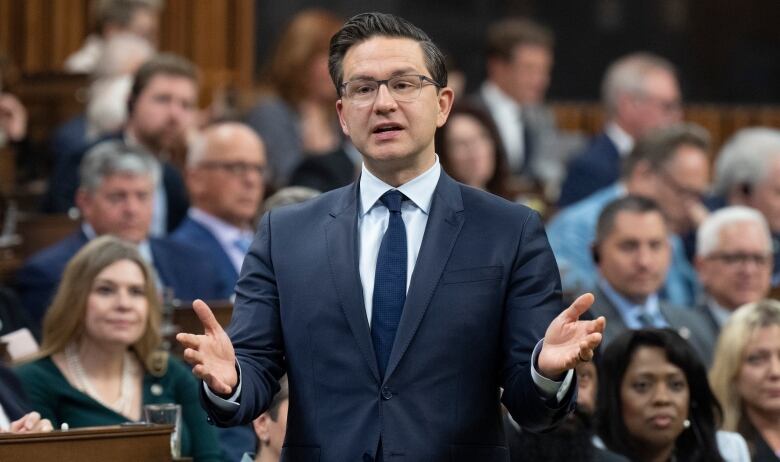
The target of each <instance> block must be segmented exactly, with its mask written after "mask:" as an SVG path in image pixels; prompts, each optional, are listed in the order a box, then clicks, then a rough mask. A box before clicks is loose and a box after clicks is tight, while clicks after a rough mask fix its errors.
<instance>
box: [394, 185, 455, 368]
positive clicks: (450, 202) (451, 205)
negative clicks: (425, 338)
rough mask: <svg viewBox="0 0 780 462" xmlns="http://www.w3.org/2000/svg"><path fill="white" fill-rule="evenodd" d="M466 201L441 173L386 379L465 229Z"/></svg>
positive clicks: (421, 316) (410, 336)
mask: <svg viewBox="0 0 780 462" xmlns="http://www.w3.org/2000/svg"><path fill="white" fill-rule="evenodd" d="M462 212H463V200H462V197H461V192H460V186H458V184H457V183H456V182H455V181H454V180H453V179H452V178H450V177H449V176H447V174H446V173H444V170H442V172H441V177H440V178H439V183H438V184H437V185H436V191H435V192H434V197H433V200H432V201H431V210H430V215H429V216H428V223H427V224H426V226H425V234H424V235H423V240H422V244H421V246H420V253H419V254H418V257H417V263H416V264H415V266H414V273H413V274H412V280H411V283H410V285H409V290H408V292H407V294H406V303H405V304H404V310H403V313H402V314H401V321H400V323H399V325H398V331H397V332H396V334H395V342H394V343H393V350H392V351H391V352H390V360H389V361H388V364H387V371H386V373H385V380H387V378H388V377H390V375H391V374H392V373H393V371H394V370H395V368H396V367H397V366H398V362H399V361H400V360H401V357H403V355H404V353H405V352H406V349H407V348H408V347H409V343H411V341H412V338H413V337H414V334H415V333H416V332H417V328H418V327H419V326H420V322H422V318H423V315H424V314H425V310H426V309H427V308H428V304H429V303H430V301H431V297H432V296H433V292H434V291H435V289H436V286H437V285H438V283H439V279H440V278H441V274H442V272H443V271H444V267H445V265H446V263H447V260H449V258H450V254H451V252H452V248H453V246H454V245H455V240H456V239H457V237H458V234H459V233H460V230H461V228H462V226H463V220H464V217H463V213H462Z"/></svg>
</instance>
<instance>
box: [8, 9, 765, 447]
mask: <svg viewBox="0 0 780 462" xmlns="http://www.w3.org/2000/svg"><path fill="white" fill-rule="evenodd" d="M98 4H99V7H98V10H97V11H98V13H97V20H96V27H95V32H94V34H92V35H90V36H89V37H88V38H87V39H86V41H85V43H84V45H83V47H82V48H81V49H80V50H78V51H77V52H76V53H74V54H73V55H72V56H71V57H70V58H69V59H68V60H67V61H66V63H65V70H66V71H67V72H73V73H85V74H89V77H90V78H89V82H90V84H89V89H88V92H87V95H88V96H87V101H86V104H85V108H84V112H83V113H82V114H80V115H79V116H77V117H75V118H73V119H71V120H68V121H66V122H65V123H63V124H62V125H61V126H59V127H58V128H57V129H56V130H55V131H54V132H53V133H51V137H50V140H51V141H50V144H49V146H48V150H47V151H48V153H47V154H46V155H49V156H50V159H51V172H50V174H49V175H48V177H47V178H46V184H47V185H48V189H47V191H46V193H45V195H44V196H43V198H42V201H41V211H43V212H45V213H52V214H55V213H69V214H71V216H77V217H78V219H79V224H78V226H77V229H76V231H75V232H74V233H73V234H72V235H70V236H68V237H66V238H65V239H64V240H62V241H60V242H57V243H55V244H54V245H52V246H50V247H47V248H44V249H41V250H40V251H39V252H37V253H35V254H34V255H32V256H30V257H29V258H28V259H27V260H26V261H25V262H24V263H23V264H22V265H21V267H20V268H19V269H18V270H17V271H16V272H15V275H14V277H13V278H12V279H11V280H10V281H8V283H7V286H4V287H2V288H0V318H1V319H2V324H1V325H0V334H6V333H9V332H13V331H16V330H17V329H21V328H26V329H28V330H29V332H30V333H31V334H32V336H33V337H34V338H35V339H36V340H37V341H38V342H39V343H40V348H39V349H38V350H37V352H36V353H34V355H33V356H32V357H27V358H26V359H25V360H24V364H22V365H21V366H19V367H18V368H17V369H15V371H14V372H11V371H10V370H6V369H5V368H3V369H0V429H2V431H13V432H27V431H50V430H51V429H52V428H54V427H56V428H59V426H60V425H61V424H63V423H68V424H69V425H70V427H71V428H74V427H78V426H94V425H110V424H116V423H121V422H124V421H128V420H129V421H136V420H139V419H141V418H142V417H143V416H142V415H141V409H142V405H143V404H151V403H164V402H174V403H178V404H180V405H181V406H182V416H183V436H182V449H183V451H182V453H183V454H184V455H186V456H189V457H193V458H194V460H196V461H199V460H230V461H238V460H242V461H244V460H260V461H270V460H278V459H279V455H280V453H281V450H282V444H283V440H284V428H285V422H286V414H287V411H286V409H287V400H288V397H287V394H286V393H287V392H286V388H285V387H283V388H282V391H281V392H280V393H279V394H278V395H277V397H276V399H275V400H274V402H273V403H272V405H271V409H269V410H268V411H267V412H266V413H264V414H263V415H261V416H260V417H258V418H257V419H256V420H255V421H254V422H253V424H252V425H251V426H246V427H240V428H233V429H217V428H216V427H213V426H211V425H208V423H207V422H206V416H205V413H204V412H203V411H202V410H201V409H200V406H199V403H198V401H199V394H200V391H199V389H198V386H199V385H198V384H197V383H196V382H195V379H194V378H193V377H192V376H191V374H190V373H189V370H188V368H187V367H185V366H184V364H183V363H182V362H181V361H180V360H179V359H178V358H176V356H175V354H173V353H171V352H170V351H169V350H168V349H167V348H166V347H165V342H164V337H165V333H164V330H165V329H164V325H165V319H164V312H165V310H164V305H165V304H166V303H170V302H171V301H172V300H182V301H191V300H193V299H196V298H200V299H204V300H229V299H230V298H231V296H232V295H233V288H234V286H235V283H236V281H237V279H238V275H239V272H240V269H241V263H242V260H243V257H244V255H245V254H246V252H247V251H248V250H249V247H250V244H251V242H252V238H253V236H254V231H255V224H256V223H257V220H258V218H259V216H260V215H262V214H263V213H264V212H265V211H267V210H269V209H270V208H274V207H278V206H286V205H289V204H293V203H297V202H301V201H304V200H306V199H308V198H311V197H313V196H315V195H317V194H320V193H326V192H327V191H329V190H332V189H336V188H339V187H342V186H345V185H347V184H349V183H351V182H353V181H354V180H355V179H356V177H357V175H358V174H359V172H360V166H361V155H360V153H359V152H358V151H357V150H356V149H355V148H354V147H353V146H352V144H351V143H350V140H349V138H348V137H347V136H345V135H344V132H343V131H342V126H341V123H340V120H339V117H338V114H337V112H336V110H335V107H336V101H337V99H338V93H337V91H336V89H335V88H334V86H333V83H332V82H331V80H330V77H329V74H328V46H329V39H330V37H331V36H332V34H333V33H335V32H336V31H337V30H338V29H339V27H340V26H341V24H342V23H343V18H340V17H338V16H336V15H334V14H332V13H330V12H327V11H323V10H306V11H303V12H300V13H299V14H297V15H296V16H295V17H294V18H293V19H292V20H291V21H290V23H289V24H288V25H287V27H286V28H285V30H284V31H283V33H282V34H281V35H280V36H279V37H278V41H277V45H276V47H277V48H276V52H275V54H274V55H273V56H272V57H271V59H270V60H269V63H268V64H267V66H266V67H265V70H264V72H263V74H262V76H261V80H260V82H259V85H258V88H257V92H256V95H254V98H253V99H252V103H251V104H250V105H249V107H247V108H245V109H246V110H243V111H225V110H220V108H219V107H218V105H214V106H212V107H210V108H209V109H207V110H201V109H200V108H201V102H200V101H199V99H198V96H199V90H200V76H199V71H198V69H197V67H196V66H195V65H194V64H193V63H192V62H190V61H189V60H187V59H186V58H184V57H182V56H177V55H174V54H170V53H164V52H160V51H158V50H157V36H158V27H159V16H160V11H161V7H162V6H161V4H160V3H159V2H158V1H154V0H102V1H100V2H98ZM485 43H486V48H485V55H484V58H485V63H486V67H485V71H486V76H487V77H486V79H485V81H484V82H482V83H481V84H480V85H479V86H478V90H477V91H476V92H474V93H473V94H465V93H464V90H463V87H462V86H461V88H459V89H457V90H456V92H457V96H456V103H455V106H454V107H453V110H452V112H451V113H450V115H449V120H448V122H447V123H446V124H445V125H444V126H443V127H442V128H441V129H439V130H438V132H437V133H436V140H435V143H436V152H437V155H438V156H439V161H440V162H441V165H442V167H443V168H444V170H445V171H446V172H447V173H448V174H449V175H450V176H452V177H453V178H455V179H456V180H458V181H460V182H462V183H465V184H467V185H469V186H472V187H474V188H479V189H484V190H487V191H489V192H492V193H494V194H496V195H498V196H501V197H503V198H505V199H506V200H509V201H513V202H518V203H522V204H526V205H530V206H532V207H537V208H538V209H539V210H540V212H542V213H543V215H544V217H545V218H546V219H547V226H546V229H547V233H548V237H549V241H550V245H551V247H552V250H553V252H554V254H555V256H556V259H557V263H558V267H559V271H560V275H561V280H562V285H563V291H564V298H565V299H571V297H573V296H574V295H575V294H579V293H582V292H586V291H588V292H592V293H594V295H595V297H596V302H595V304H594V306H593V307H592V308H591V310H590V315H591V316H593V317H597V316H605V317H606V319H607V327H606V331H605V333H604V341H603V342H602V347H601V351H600V352H599V354H598V355H597V356H596V358H595V359H594V361H593V362H592V363H588V364H585V365H582V366H580V367H578V370H577V376H578V386H579V396H578V409H577V411H576V412H575V413H574V414H573V415H572V416H571V418H570V419H569V421H567V423H566V424H565V425H563V426H562V427H561V428H559V429H558V430H556V431H554V432H552V433H550V434H545V435H536V434H532V433H528V432H524V431H523V430H522V428H520V427H518V426H517V424H516V423H514V421H512V419H511V417H510V416H509V415H506V419H505V428H506V434H507V440H508V444H509V446H510V449H511V453H512V460H517V461H524V460H551V461H552V460H567V461H572V460H582V461H585V460H594V461H596V460H647V461H669V460H676V461H716V460H728V461H737V460H739V461H741V460H751V457H752V460H756V461H777V460H780V456H779V454H780V303H778V302H775V301H772V300H771V296H772V293H773V290H774V289H777V288H778V287H780V262H778V257H779V256H780V243H779V241H778V239H780V130H778V129H777V128H772V127H751V128H747V129H743V130H741V131H739V132H737V133H736V134H734V135H733V136H732V137H731V138H730V139H729V140H727V142H726V143H725V144H724V145H723V146H722V147H719V148H716V147H714V146H713V143H712V140H711V137H710V134H709V133H708V132H707V130H705V129H704V128H702V127H701V126H698V125H695V124H692V123H689V122H685V121H684V120H683V111H682V104H683V95H682V94H681V91H680V86H679V83H678V80H679V76H678V75H677V71H676V69H675V66H674V65H673V64H672V63H671V62H669V61H667V60H666V59H664V58H663V57H661V56H656V55H653V54H651V53H647V52H643V51H638V52H635V53H631V54H629V55H627V56H623V57H620V58H619V59H617V60H615V61H614V62H613V63H612V64H611V65H609V66H608V67H607V68H606V69H605V70H604V77H603V83H602V88H601V95H602V103H603V107H604V111H605V114H606V119H605V123H604V126H603V130H602V131H601V133H600V134H598V135H597V136H595V137H593V138H592V139H590V140H586V139H585V138H584V137H583V136H582V135H581V134H572V133H568V132H565V131H563V130H561V129H559V128H558V126H557V124H556V120H555V116H554V113H553V111H552V110H551V108H550V106H549V104H548V103H547V102H546V100H545V94H546V90H547V88H548V85H549V83H550V74H551V69H552V67H553V64H554V63H553V57H554V46H555V37H554V35H553V33H552V31H550V30H548V29H547V28H545V27H544V26H542V25H540V24H537V23H535V22H533V21H531V20H528V19H521V18H509V19H503V20H501V21H498V22H496V23H494V24H492V25H491V26H490V27H489V28H488V30H487V31H486V34H485ZM450 72H451V74H450V75H451V77H452V80H453V82H455V81H458V80H457V77H458V73H457V69H450ZM460 77H461V78H462V76H460ZM0 84H1V82H0ZM228 113H230V114H228ZM27 119H28V118H27V112H26V110H25V108H24V106H23V104H22V103H21V102H20V101H19V99H18V98H17V97H16V96H14V95H13V94H11V93H2V86H0V146H8V147H10V148H11V149H12V150H14V152H15V153H16V156H17V158H18V159H25V158H27V157H35V156H39V155H41V154H39V153H38V152H37V151H38V150H39V147H35V146H32V145H31V144H30V143H29V142H28V139H27V138H28V134H27V127H28V122H29V121H28V120H27ZM182 159H183V161H181V160H182ZM3 190H4V191H5V189H4V188H3ZM22 238H24V236H22ZM708 371H709V372H708Z"/></svg>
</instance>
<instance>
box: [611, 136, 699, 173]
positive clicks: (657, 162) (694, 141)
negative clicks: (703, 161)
mask: <svg viewBox="0 0 780 462" xmlns="http://www.w3.org/2000/svg"><path fill="white" fill-rule="evenodd" d="M680 146H694V147H697V148H699V149H701V150H702V151H705V152H707V151H709V150H710V135H709V133H708V132H707V130H706V129H704V128H703V127H701V126H700V125H696V124H693V123H681V124H675V125H671V126H669V127H664V128H660V129H657V130H654V131H652V132H650V133H648V134H647V135H645V136H643V137H641V138H639V139H638V140H637V143H636V145H635V146H634V149H633V150H632V151H631V153H630V154H629V155H628V157H626V159H625V160H624V161H623V163H622V165H621V171H620V177H621V178H628V177H629V176H631V174H632V173H633V172H634V169H635V168H636V166H637V164H639V162H641V161H644V162H647V163H648V164H649V165H650V168H651V169H653V170H655V171H658V170H659V169H661V168H662V167H663V166H664V164H666V162H668V161H669V160H670V159H671V158H672V157H673V156H674V154H675V153H676V152H677V149H678V148H679V147H680Z"/></svg>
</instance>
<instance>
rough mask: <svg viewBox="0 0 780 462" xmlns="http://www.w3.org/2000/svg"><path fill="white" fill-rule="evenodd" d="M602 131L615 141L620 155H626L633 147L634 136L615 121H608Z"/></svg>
mask: <svg viewBox="0 0 780 462" xmlns="http://www.w3.org/2000/svg"><path fill="white" fill-rule="evenodd" d="M604 132H605V133H606V134H607V136H608V137H609V139H610V140H612V142H613V143H615V146H616V147H617V150H618V154H620V157H626V156H627V155H628V154H629V153H630V152H631V150H632V149H634V138H633V137H632V136H631V135H629V134H628V132H626V131H625V130H623V127H621V126H620V125H618V124H617V123H615V122H608V123H607V125H606V127H604Z"/></svg>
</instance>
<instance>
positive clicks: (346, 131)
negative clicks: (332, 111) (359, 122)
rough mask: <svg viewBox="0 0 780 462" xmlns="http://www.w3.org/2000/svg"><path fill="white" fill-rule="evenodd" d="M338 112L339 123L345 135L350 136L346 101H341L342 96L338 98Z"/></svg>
mask: <svg viewBox="0 0 780 462" xmlns="http://www.w3.org/2000/svg"><path fill="white" fill-rule="evenodd" d="M336 113H337V114H338V115H339V125H341V131H342V132H344V135H345V136H349V127H348V126H347V122H346V121H345V120H344V103H343V102H341V98H339V99H338V100H336Z"/></svg>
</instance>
